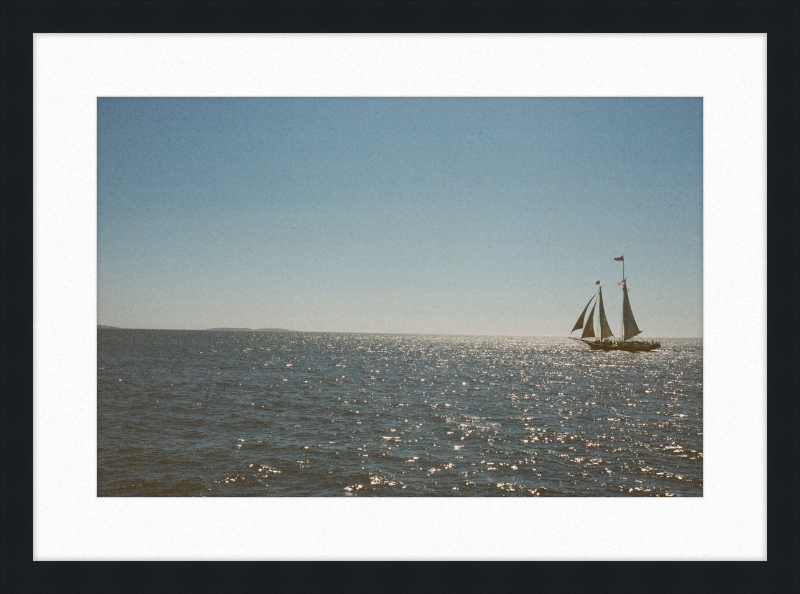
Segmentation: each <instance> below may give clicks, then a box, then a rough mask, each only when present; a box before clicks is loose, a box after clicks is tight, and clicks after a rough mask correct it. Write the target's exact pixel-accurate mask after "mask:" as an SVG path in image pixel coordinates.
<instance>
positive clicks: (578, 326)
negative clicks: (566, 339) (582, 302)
mask: <svg viewBox="0 0 800 594" xmlns="http://www.w3.org/2000/svg"><path fill="white" fill-rule="evenodd" d="M592 299H594V295H592ZM592 299H589V302H588V303H587V304H586V307H584V308H583V311H582V312H581V317H579V318H578V321H577V322H575V326H573V327H572V330H570V332H569V333H570V334H572V333H573V332H575V330H580V329H581V328H583V318H584V316H585V315H586V310H587V309H589V304H590V303H591V302H592Z"/></svg>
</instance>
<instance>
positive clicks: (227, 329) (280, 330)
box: [97, 324, 703, 339]
mask: <svg viewBox="0 0 800 594" xmlns="http://www.w3.org/2000/svg"><path fill="white" fill-rule="evenodd" d="M97 327H98V328H107V329H109V330H149V331H164V332H273V333H276V334H277V333H286V334H290V333H292V334H388V335H401V336H483V337H506V338H570V337H569V336H568V335H561V334H465V333H461V334H460V333H451V334H445V333H436V332H366V331H365V332H357V331H352V330H289V329H286V328H235V327H224V326H219V327H216V328H125V327H122V326H110V325H108V324H97ZM650 338H700V339H702V338H703V337H702V336H653V337H650Z"/></svg>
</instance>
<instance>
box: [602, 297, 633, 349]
mask: <svg viewBox="0 0 800 594" xmlns="http://www.w3.org/2000/svg"><path fill="white" fill-rule="evenodd" d="M599 302H600V309H599V310H598V312H597V313H598V317H599V318H600V340H603V339H604V338H608V337H609V336H614V334H613V333H612V332H611V328H610V327H609V325H608V319H607V318H606V310H605V308H604V307H603V289H600V298H599ZM631 319H633V318H632V317H631Z"/></svg>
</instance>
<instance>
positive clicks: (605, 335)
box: [570, 256, 661, 351]
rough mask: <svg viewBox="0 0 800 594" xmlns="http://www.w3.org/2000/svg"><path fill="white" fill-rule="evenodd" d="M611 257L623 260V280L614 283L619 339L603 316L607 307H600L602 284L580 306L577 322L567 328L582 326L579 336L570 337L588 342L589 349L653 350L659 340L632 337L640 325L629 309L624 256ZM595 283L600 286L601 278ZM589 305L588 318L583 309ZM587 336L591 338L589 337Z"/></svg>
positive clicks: (579, 327)
mask: <svg viewBox="0 0 800 594" xmlns="http://www.w3.org/2000/svg"><path fill="white" fill-rule="evenodd" d="M614 260H616V261H618V262H622V280H621V281H620V282H619V283H617V284H619V285H622V337H621V338H619V339H618V338H616V337H615V336H614V334H613V333H612V332H611V327H610V326H609V325H608V319H607V318H606V310H605V308H604V307H603V287H598V288H597V293H595V294H594V295H592V297H591V299H589V302H588V303H587V304H586V307H584V308H583V311H582V312H581V315H580V317H579V318H578V321H577V322H575V326H573V328H572V330H571V331H570V334H572V332H575V330H580V329H581V328H583V332H581V337H580V338H574V337H572V336H570V338H572V340H580V341H581V342H583V343H585V344H587V345H588V346H589V348H592V349H597V350H603V351H652V350H654V349H657V348H659V347H660V346H661V343H659V342H655V341H646V340H632V339H633V338H634V337H635V336H638V335H639V334H641V333H642V331H641V330H639V326H637V325H636V320H635V319H634V317H633V310H631V302H630V299H628V283H627V280H626V278H625V258H624V256H620V257H619V258H614ZM597 284H598V285H599V284H600V281H597ZM595 298H596V299H595ZM592 302H594V303H592ZM590 305H591V306H592V309H591V311H590V312H589V316H588V318H587V317H586V310H588V309H589V306H590ZM595 308H597V317H598V322H599V324H598V326H599V330H600V336H599V337H598V336H597V335H596V334H595V331H594V311H595ZM584 320H585V323H584ZM589 338H594V340H588V339H589Z"/></svg>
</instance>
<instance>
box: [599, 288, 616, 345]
mask: <svg viewBox="0 0 800 594" xmlns="http://www.w3.org/2000/svg"><path fill="white" fill-rule="evenodd" d="M599 302H600V309H599V310H598V316H599V318H600V340H603V339H605V338H608V337H609V336H614V334H613V333H612V332H611V328H610V327H609V325H608V319H607V318H606V310H605V308H604V307H603V289H600V297H599Z"/></svg>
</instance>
